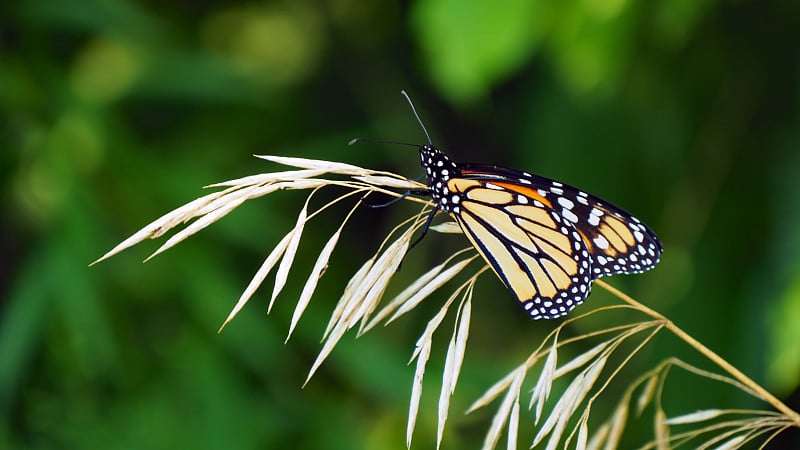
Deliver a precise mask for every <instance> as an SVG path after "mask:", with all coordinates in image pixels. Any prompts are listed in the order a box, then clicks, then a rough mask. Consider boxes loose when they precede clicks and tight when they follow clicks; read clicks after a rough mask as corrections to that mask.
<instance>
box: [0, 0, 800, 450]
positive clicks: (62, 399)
mask: <svg viewBox="0 0 800 450" xmlns="http://www.w3.org/2000/svg"><path fill="white" fill-rule="evenodd" d="M797 30H800V3H798V2H796V1H793V0H776V1H773V2H756V1H754V0H739V1H733V2H721V1H714V0H703V1H694V0H670V1H666V0H661V1H656V2H632V1H626V0H597V1H585V2H556V1H548V0H538V1H523V0H503V1H495V2H488V1H481V0H468V1H455V0H417V1H414V2H409V4H398V3H395V2H382V1H376V2H358V1H355V0H329V1H327V2H312V1H300V2H288V1H286V2H248V1H243V2H235V3H214V2H195V3H192V2H173V3H155V2H133V1H104V0H77V1H72V2H52V1H47V0H32V1H26V2H3V3H2V5H0V111H2V118H3V120H2V124H1V125H0V147H1V150H0V182H2V188H3V189H2V193H3V194H2V211H3V215H2V221H0V227H2V228H1V229H0V242H2V252H0V255H1V256H0V295H2V297H1V298H2V304H1V305H0V306H2V318H1V319H0V320H2V322H0V411H1V412H2V414H3V419H4V420H2V425H0V448H81V449H92V448H109V447H113V448H197V449H201V448H271V447H275V448H329V449H336V448H342V449H345V448H346V449H350V448H370V449H380V448H399V447H401V446H402V443H403V442H404V433H405V431H404V430H405V417H406V408H407V400H408V396H409V391H410V385H411V383H410V382H411V377H412V374H413V372H412V368H409V367H407V366H406V365H405V362H406V361H407V359H408V357H409V356H410V355H411V351H412V347H413V343H414V342H415V340H416V337H417V336H418V334H419V333H420V332H421V330H422V327H423V324H424V320H425V319H426V318H427V315H426V312H429V311H424V310H423V311H421V312H417V313H416V314H414V315H413V317H412V318H410V319H407V320H405V321H401V322H400V323H398V324H395V325H393V326H391V327H388V328H386V329H383V330H380V331H378V332H374V333H371V334H369V335H367V336H365V337H363V338H361V339H359V340H358V341H357V342H348V343H346V345H340V346H339V348H337V349H336V351H335V352H334V354H333V355H332V357H331V358H330V359H329V360H328V361H327V362H326V364H325V366H323V368H322V370H321V372H320V373H319V374H318V375H317V377H315V378H314V379H313V380H312V382H311V383H309V385H307V386H306V387H305V388H304V389H302V390H301V385H302V382H303V380H304V379H305V375H306V372H307V370H308V368H309V366H310V363H311V361H312V360H313V358H314V356H315V355H316V352H317V351H318V349H319V338H320V336H321V332H322V330H323V329H324V325H325V323H326V321H327V315H328V314H329V313H330V310H331V308H332V307H333V304H334V303H335V301H336V298H337V296H338V293H339V292H340V290H341V288H342V287H343V286H344V283H345V282H346V279H347V277H348V276H349V275H350V274H351V273H352V271H353V270H354V269H355V268H356V267H357V266H358V265H359V264H360V263H361V261H362V260H363V259H364V258H367V257H368V256H369V255H371V254H372V252H373V251H374V250H375V249H376V247H377V245H378V244H379V243H380V241H381V239H382V236H383V234H384V233H385V231H386V230H388V229H390V228H391V226H392V224H393V223H394V221H395V220H396V219H397V218H398V217H403V216H405V215H407V213H408V211H407V210H403V211H397V210H396V209H395V210H393V208H384V209H380V210H364V211H362V212H361V213H359V217H358V218H357V221H358V220H360V224H354V226H353V227H350V233H349V234H346V236H345V237H343V240H344V241H345V243H346V245H348V246H349V247H350V248H351V249H352V250H351V251H350V252H348V253H350V254H349V255H347V254H342V253H341V252H340V253H339V255H338V256H339V258H338V259H334V261H335V264H333V265H332V266H331V268H330V269H329V271H328V274H327V275H326V277H325V278H324V279H323V280H322V284H321V287H322V288H323V289H324V292H327V293H328V294H327V296H326V295H319V296H317V298H316V299H315V300H314V302H313V303H312V305H311V306H310V309H309V313H307V316H306V317H305V318H304V320H303V321H302V322H301V323H300V326H299V327H298V330H297V331H296V332H295V339H293V340H292V341H290V342H289V344H288V345H285V346H284V345H282V342H283V339H284V337H285V333H286V330H287V326H288V322H289V317H290V315H291V311H292V306H293V301H292V300H293V298H292V295H296V294H297V292H298V290H299V287H300V286H299V285H300V284H301V283H302V282H303V280H293V281H292V280H290V285H291V286H290V288H293V290H292V289H289V291H288V292H286V293H285V294H283V295H282V297H281V299H279V301H278V304H277V306H276V308H275V310H274V311H273V313H272V316H271V317H265V315H264V310H265V307H266V295H265V294H262V295H261V296H260V297H257V298H256V299H254V301H252V302H251V304H250V305H249V306H248V307H247V308H246V309H245V310H244V311H243V313H241V314H240V315H239V317H238V318H237V319H236V320H235V321H234V322H233V323H232V324H231V325H230V326H229V327H228V328H227V329H226V330H225V332H224V333H222V334H219V335H218V334H216V330H217V328H218V326H219V324H220V323H221V322H222V320H223V319H224V317H225V316H226V315H227V313H228V311H229V309H230V307H232V305H233V304H234V302H235V300H236V299H237V298H238V295H239V293H240V292H241V290H242V289H243V288H244V287H245V286H246V284H247V281H248V280H249V278H250V276H251V275H252V274H253V273H254V272H255V270H256V269H257V267H258V265H259V264H260V261H261V259H262V258H263V257H264V256H265V254H266V252H267V251H268V250H269V249H270V248H271V246H272V245H274V244H275V242H276V241H277V240H278V239H279V238H280V236H282V234H283V233H285V231H286V230H288V229H289V227H290V226H291V225H292V224H293V222H294V217H295V215H296V213H297V211H298V210H299V208H300V207H301V199H302V197H299V196H298V195H296V193H285V194H281V195H279V196H273V197H271V198H270V199H269V201H262V202H253V203H252V204H248V205H245V207H243V208H241V210H239V211H237V212H235V213H234V214H232V215H231V216H230V217H227V218H226V219H225V220H223V221H222V222H221V223H219V224H217V225H215V226H213V227H211V228H209V229H208V230H206V231H204V232H203V233H202V234H200V235H198V236H196V237H195V238H194V239H192V240H190V241H189V242H187V243H184V244H183V245H181V246H180V247H178V248H176V249H174V250H172V251H170V252H168V253H167V254H165V255H163V256H160V257H158V258H157V259H156V260H154V261H151V262H149V263H148V264H144V265H143V264H141V263H140V261H141V259H143V258H144V257H145V256H146V255H147V252H148V249H146V248H136V249H133V250H130V251H128V252H127V253H126V254H124V255H122V256H120V257H116V258H114V259H112V260H111V261H108V262H105V263H103V264H101V265H99V266H95V267H92V268H91V269H89V268H87V267H86V265H87V264H88V263H89V262H91V261H92V260H94V259H95V258H97V257H98V256H100V255H102V254H103V253H104V252H105V251H106V250H107V249H109V248H111V247H112V246H113V245H114V244H115V243H116V242H118V241H120V240H121V239H122V238H124V237H126V236H127V235H129V234H131V233H133V232H134V231H135V230H137V229H138V228H139V227H141V226H143V225H144V224H146V223H148V222H149V221H151V220H152V219H154V218H155V217H157V216H159V215H160V214H162V213H163V212H166V211H167V210H169V209H172V208H174V207H176V206H178V205H179V204H182V203H184V202H186V201H189V200H191V199H193V198H195V197H196V196H198V195H200V194H201V190H200V186H203V185H206V184H209V183H212V182H216V181H220V180H223V179H229V178H235V177H238V176H243V175H248V174H253V173H258V172H262V171H266V170H271V169H272V167H268V166H266V165H265V164H266V163H265V162H263V161H259V160H255V159H253V158H252V157H251V156H250V155H251V154H253V153H267V154H282V155H295V156H303V157H310V158H326V159H335V160H340V161H347V162H352V163H354V164H358V165H362V166H366V167H371V168H385V169H392V170H395V171H400V172H401V173H407V174H408V175H409V176H416V175H418V174H419V167H418V166H417V165H416V164H417V156H416V154H414V153H413V152H411V153H409V151H408V150H407V149H403V148H397V147H389V146H378V145H371V144H360V145H359V146H355V147H351V148H347V147H346V146H345V143H346V142H347V140H348V139H349V138H352V137H354V136H366V137H374V138H385V139H397V140H401V141H408V142H421V141H422V140H423V135H422V133H421V131H420V130H419V128H418V126H417V124H416V122H415V121H414V120H413V117H412V116H411V114H410V112H409V110H408V107H407V105H406V104H405V103H404V101H403V99H402V98H401V97H400V95H399V91H400V90H401V89H407V90H409V92H410V94H411V96H412V98H413V99H414V100H415V101H416V104H417V107H418V108H419V109H420V112H421V115H422V117H423V120H425V122H426V124H427V125H428V126H429V128H430V129H431V134H432V136H433V139H434V140H435V141H436V142H437V143H440V144H441V145H442V146H443V147H444V148H445V149H447V150H448V152H449V153H450V155H451V156H453V157H454V158H455V159H456V160H460V161H469V160H472V161H481V162H493V163H497V164H503V165H511V166H514V167H519V168H524V169H525V170H531V171H534V172H537V173H539V174H542V175H544V176H548V177H552V178H556V179H560V180H563V181H565V182H568V183H571V184H575V185H578V186H581V187H582V188H584V189H586V190H587V191H589V192H592V193H595V194H597V195H599V196H601V197H604V198H607V199H609V200H611V201H613V202H614V203H617V204H619V205H623V206H624V207H625V208H626V209H628V210H630V211H633V212H635V213H636V215H637V216H639V217H641V218H642V219H644V220H646V221H647V222H648V223H649V224H650V225H652V226H653V228H655V229H656V230H657V231H658V232H659V234H660V235H661V237H662V239H663V241H664V247H665V253H664V259H663V262H662V263H661V265H660V266H659V267H658V268H657V269H656V270H654V271H652V272H649V273H647V274H643V275H641V276H637V277H616V278H614V279H612V281H611V282H612V284H615V285H617V286H621V287H624V288H625V289H626V290H627V291H628V292H630V293H632V294H633V295H634V296H635V297H636V298H637V299H639V300H640V301H642V302H644V303H646V304H648V305H650V306H652V307H653V308H655V309H658V310H659V311H661V312H662V313H664V314H666V315H667V316H668V317H670V318H672V319H673V320H674V321H676V322H677V323H678V324H680V326H681V327H683V328H684V329H685V330H687V331H689V332H690V333H692V334H693V335H694V336H695V337H697V338H698V339H699V340H700V341H702V342H704V343H705V344H707V345H708V346H709V347H711V348H713V349H715V350H717V351H718V352H719V353H720V354H721V355H722V356H724V357H726V358H727V359H729V360H730V361H731V362H732V363H734V365H736V366H738V367H739V368H741V369H742V370H743V371H744V372H746V373H748V374H750V375H752V376H753V377H754V378H755V379H756V380H759V381H761V382H763V383H765V385H766V386H767V387H768V388H770V389H773V390H774V391H775V392H776V393H777V394H778V395H779V396H782V397H785V398H789V399H790V402H793V403H791V406H793V407H794V408H795V409H797V408H798V407H800V400H798V399H799V398H800V395H798V394H797V393H796V392H797V390H798V385H799V384H800V351H799V350H798V348H797V342H798V330H800V308H798V304H800V300H798V299H800V293H799V292H800V288H798V285H799V284H798V283H800V256H798V255H800V233H798V230H800V184H798V183H797V180H798V179H800V158H798V155H800V134H798V133H800V132H799V131H798V130H800V109H798V105H799V104H800V103H799V102H798V100H800V99H799V98H798V96H799V95H800V76H799V75H800V74H798V69H799V68H800V54H798V52H797V42H798V31H797ZM403 208H405V206H398V207H397V209H403ZM330 217H331V220H339V219H337V218H336V217H335V214H334V215H332V216H330ZM359 226H360V227H361V228H359ZM332 230H333V229H332V228H331V229H328V228H326V227H325V226H324V224H320V223H317V224H316V226H315V227H309V230H308V233H310V234H309V235H308V238H307V239H309V240H308V241H305V243H304V244H303V245H304V246H305V245H307V246H306V247H302V246H301V249H300V255H299V256H298V264H301V265H302V264H305V267H308V268H309V269H310V266H311V264H313V261H314V258H315V256H316V252H317V251H318V250H319V247H320V246H321V245H322V243H323V242H324V240H325V239H326V238H327V236H328V235H329V234H330V232H332ZM454 239H456V238H455V237H442V236H432V237H428V238H427V239H426V240H425V241H423V244H422V245H420V246H419V247H417V248H415V249H414V251H413V252H412V254H411V255H410V257H409V258H408V261H407V263H406V264H405V265H404V268H403V270H402V271H401V272H402V273H401V274H399V277H400V278H406V279H407V280H411V279H413V277H414V276H415V274H419V273H420V271H421V270H422V269H424V268H425V267H428V266H429V265H430V264H431V263H432V262H435V261H437V262H438V261H441V260H442V259H444V257H445V255H446V254H447V251H449V250H450V249H452V248H456V247H457V246H458V244H457V243H455V242H453V241H454ZM462 244H463V242H462ZM315 245H316V247H314V246H315ZM154 248H155V247H152V248H150V250H152V249H154ZM292 283H293V284H292ZM498 290H499V291H502V292H503V295H502V296H498V295H496V294H494V293H495V292H497V291H498ZM494 297H503V299H502V300H498V301H497V302H495V301H494ZM505 297H506V294H505V290H504V289H503V288H502V286H500V284H499V283H497V282H496V280H494V279H492V278H491V277H485V278H484V279H483V280H482V281H481V283H479V290H478V292H477V294H476V301H475V308H476V310H477V311H476V312H475V314H474V317H475V318H476V320H474V323H473V332H472V334H471V340H470V343H469V347H468V353H467V360H466V361H465V364H466V366H465V368H464V373H463V375H462V379H461V383H460V385H459V387H458V391H457V394H456V399H455V400H454V404H453V405H452V408H453V411H458V410H459V409H461V410H463V408H464V407H465V406H466V405H467V404H468V402H470V401H471V400H473V399H474V398H476V396H477V395H479V394H480V392H482V390H483V389H485V388H486V387H488V386H489V384H490V383H491V382H493V381H494V380H495V379H497V378H498V377H500V376H501V375H503V374H505V373H506V372H507V371H508V370H510V369H511V368H512V367H513V366H514V365H515V364H517V363H518V362H519V361H520V359H521V358H523V357H524V355H527V353H529V352H530V351H531V349H532V347H533V346H534V345H536V343H538V339H539V338H540V337H541V336H543V335H544V334H545V333H546V332H547V331H548V330H550V329H551V327H552V324H550V323H547V322H531V321H529V320H528V319H527V318H526V316H525V314H522V313H521V312H520V311H519V310H518V306H516V305H514V302H513V301H512V300H511V298H510V297H509V298H508V299H505ZM442 300H443V299H442ZM590 300H591V301H590V302H588V304H587V306H585V308H590V307H591V305H593V304H603V303H604V302H608V301H611V300H610V297H609V296H608V295H607V294H606V293H603V292H600V290H597V292H595V294H594V295H593V296H592V297H591V299H590ZM423 308H424V305H423ZM430 310H435V305H434V306H431V309H430ZM477 319H479V320H477ZM442 341H446V339H445V338H442ZM442 345H444V342H442ZM674 345H675V343H674V342H671V341H669V340H663V341H660V347H659V348H658V349H657V351H654V352H653V353H652V354H651V355H649V358H650V360H651V361H657V360H658V359H659V358H661V357H663V356H664V355H667V354H678V355H680V356H681V357H683V358H685V359H687V360H689V361H692V359H693V358H695V355H693V354H685V352H686V350H687V349H686V348H685V347H683V346H674ZM434 351H436V350H434ZM436 355H437V354H436V353H435V354H434V356H433V357H432V361H431V366H430V367H429V370H430V371H435V370H437V368H438V370H441V366H440V365H441V364H442V361H441V359H442V357H443V352H442V348H440V349H439V353H438V357H437V356H436ZM695 362H696V361H695ZM437 364H439V366H437ZM642 369H644V367H642ZM434 373H435V372H434ZM433 378H436V377H430V376H429V377H428V380H432V379H433ZM433 389H435V387H434V388H433ZM793 391H794V392H795V394H794V395H792V394H791V393H792V392H793ZM698 398H703V399H707V400H708V401H709V402H710V405H709V404H706V405H705V406H716V407H732V406H738V407H748V405H747V404H742V402H743V401H745V400H743V398H742V397H741V396H740V395H738V394H737V395H734V396H733V397H731V395H730V393H729V392H727V391H725V390H719V391H717V390H714V388H711V389H709V388H707V387H706V386H702V387H700V386H697V387H695V386H692V385H690V384H689V385H685V386H683V387H682V389H680V390H679V394H678V395H676V396H675V398H674V401H675V403H676V405H679V406H680V407H681V408H682V410H686V409H691V408H692V407H693V406H692V405H694V404H695V403H696V401H697V399H698ZM422 406H423V412H422V415H421V417H420V420H419V422H418V425H417V434H416V436H415V440H414V442H415V445H414V447H416V448H427V447H429V446H430V445H432V443H433V442H434V437H433V436H434V434H435V417H436V413H435V396H426V397H424V398H423V405H422ZM451 417H452V418H453V419H451V422H450V423H449V424H448V430H447V431H446V438H445V448H462V447H464V448H475V447H477V446H478V445H479V443H480V442H481V441H482V436H483V433H484V432H485V430H486V428H487V427H488V420H489V418H490V416H489V412H485V413H479V414H477V415H471V416H466V417H460V416H459V415H458V414H452V415H451Z"/></svg>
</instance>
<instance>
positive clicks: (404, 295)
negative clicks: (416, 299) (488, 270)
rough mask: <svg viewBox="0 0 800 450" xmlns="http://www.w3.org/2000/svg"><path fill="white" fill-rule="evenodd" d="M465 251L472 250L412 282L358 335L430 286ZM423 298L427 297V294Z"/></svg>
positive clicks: (445, 262) (451, 257)
mask: <svg viewBox="0 0 800 450" xmlns="http://www.w3.org/2000/svg"><path fill="white" fill-rule="evenodd" d="M465 251H473V249H472V248H471V247H470V248H466V249H464V250H460V251H458V252H456V253H454V254H453V255H452V256H450V257H449V258H447V259H446V260H445V261H444V262H443V263H441V264H439V265H438V266H435V267H434V268H432V269H430V270H428V271H427V272H425V273H424V274H422V275H421V276H420V277H419V278H417V279H416V280H414V282H413V283H411V284H410V285H408V287H407V288H405V289H404V290H403V291H402V292H400V293H399V294H397V295H396V296H395V297H394V298H393V299H392V300H390V301H389V302H388V303H387V304H386V305H385V306H384V307H383V308H382V309H381V310H380V311H379V312H378V313H377V314H376V315H375V316H374V317H372V318H371V319H370V321H369V322H368V323H367V324H366V325H364V326H363V327H362V328H361V329H360V330H359V335H360V334H362V333H365V332H367V331H368V330H370V329H372V328H373V327H375V325H377V324H378V323H379V322H380V321H382V320H384V319H385V318H386V317H388V316H389V314H391V313H393V312H394V311H395V310H396V309H397V308H398V307H400V305H402V304H404V303H406V302H407V301H408V300H409V299H410V298H411V297H412V296H413V295H415V294H417V293H418V292H420V291H421V290H422V289H423V288H426V287H427V286H428V285H430V283H431V281H432V280H433V279H434V278H435V277H436V276H437V275H439V274H440V273H441V272H442V269H444V267H446V266H447V265H448V264H450V263H451V262H452V260H453V259H455V258H456V257H457V256H460V255H461V254H463V253H464V252H465ZM472 259H474V257H473V258H471V259H470V260H472ZM456 274H457V271H455V272H454V273H453V276H455V275H456ZM431 292H433V291H430V292H428V294H430V293H431ZM425 296H427V294H426V295H425ZM425 296H424V297H422V299H424V298H425Z"/></svg>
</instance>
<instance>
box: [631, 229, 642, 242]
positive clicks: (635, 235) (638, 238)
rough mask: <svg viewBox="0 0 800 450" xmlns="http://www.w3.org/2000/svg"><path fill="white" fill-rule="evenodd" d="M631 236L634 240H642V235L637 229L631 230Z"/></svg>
mask: <svg viewBox="0 0 800 450" xmlns="http://www.w3.org/2000/svg"><path fill="white" fill-rule="evenodd" d="M633 237H635V238H636V242H642V241H643V240H644V235H643V234H642V232H641V231H639V230H636V231H634V232H633Z"/></svg>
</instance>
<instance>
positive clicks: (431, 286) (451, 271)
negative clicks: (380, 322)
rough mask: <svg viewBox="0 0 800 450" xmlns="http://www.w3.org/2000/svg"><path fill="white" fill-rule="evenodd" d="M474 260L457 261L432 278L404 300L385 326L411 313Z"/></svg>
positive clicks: (471, 258) (472, 258)
mask: <svg viewBox="0 0 800 450" xmlns="http://www.w3.org/2000/svg"><path fill="white" fill-rule="evenodd" d="M474 259H475V256H473V257H470V258H467V259H464V260H462V261H459V262H458V263H456V264H453V266H452V267H449V268H448V269H447V270H445V271H444V272H442V273H440V274H438V275H436V277H434V278H433V280H431V282H430V283H428V284H427V285H425V286H424V287H423V288H422V289H420V290H419V291H417V292H416V293H414V295H413V296H411V297H410V298H409V299H408V300H406V301H405V302H404V303H403V304H402V305H401V306H400V307H399V308H398V309H397V311H395V313H394V314H393V315H392V317H390V318H389V320H387V321H386V323H387V324H389V323H392V322H394V321H395V320H397V319H398V318H399V317H400V316H402V315H403V314H405V313H407V312H409V311H411V310H412V309H414V308H415V307H416V306H417V305H419V304H420V303H421V302H422V301H423V300H425V298H427V297H428V296H429V295H430V294H431V293H433V292H434V291H435V290H437V289H439V288H440V287H442V285H444V284H445V283H447V282H448V281H450V280H451V279H453V277H455V276H456V275H458V274H459V273H460V272H461V271H462V270H464V268H465V267H466V266H467V265H468V264H469V263H471V262H472V261H473V260H474Z"/></svg>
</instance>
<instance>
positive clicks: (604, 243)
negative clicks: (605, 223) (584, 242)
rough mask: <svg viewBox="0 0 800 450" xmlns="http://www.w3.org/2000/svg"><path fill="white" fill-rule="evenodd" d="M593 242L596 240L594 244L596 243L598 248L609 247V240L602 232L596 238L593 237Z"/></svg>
mask: <svg viewBox="0 0 800 450" xmlns="http://www.w3.org/2000/svg"><path fill="white" fill-rule="evenodd" d="M592 242H594V245H596V246H597V248H599V249H601V250H605V249H607V248H608V240H607V239H606V237H605V236H603V235H602V234H600V235H598V236H597V237H596V238H594V239H592Z"/></svg>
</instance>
